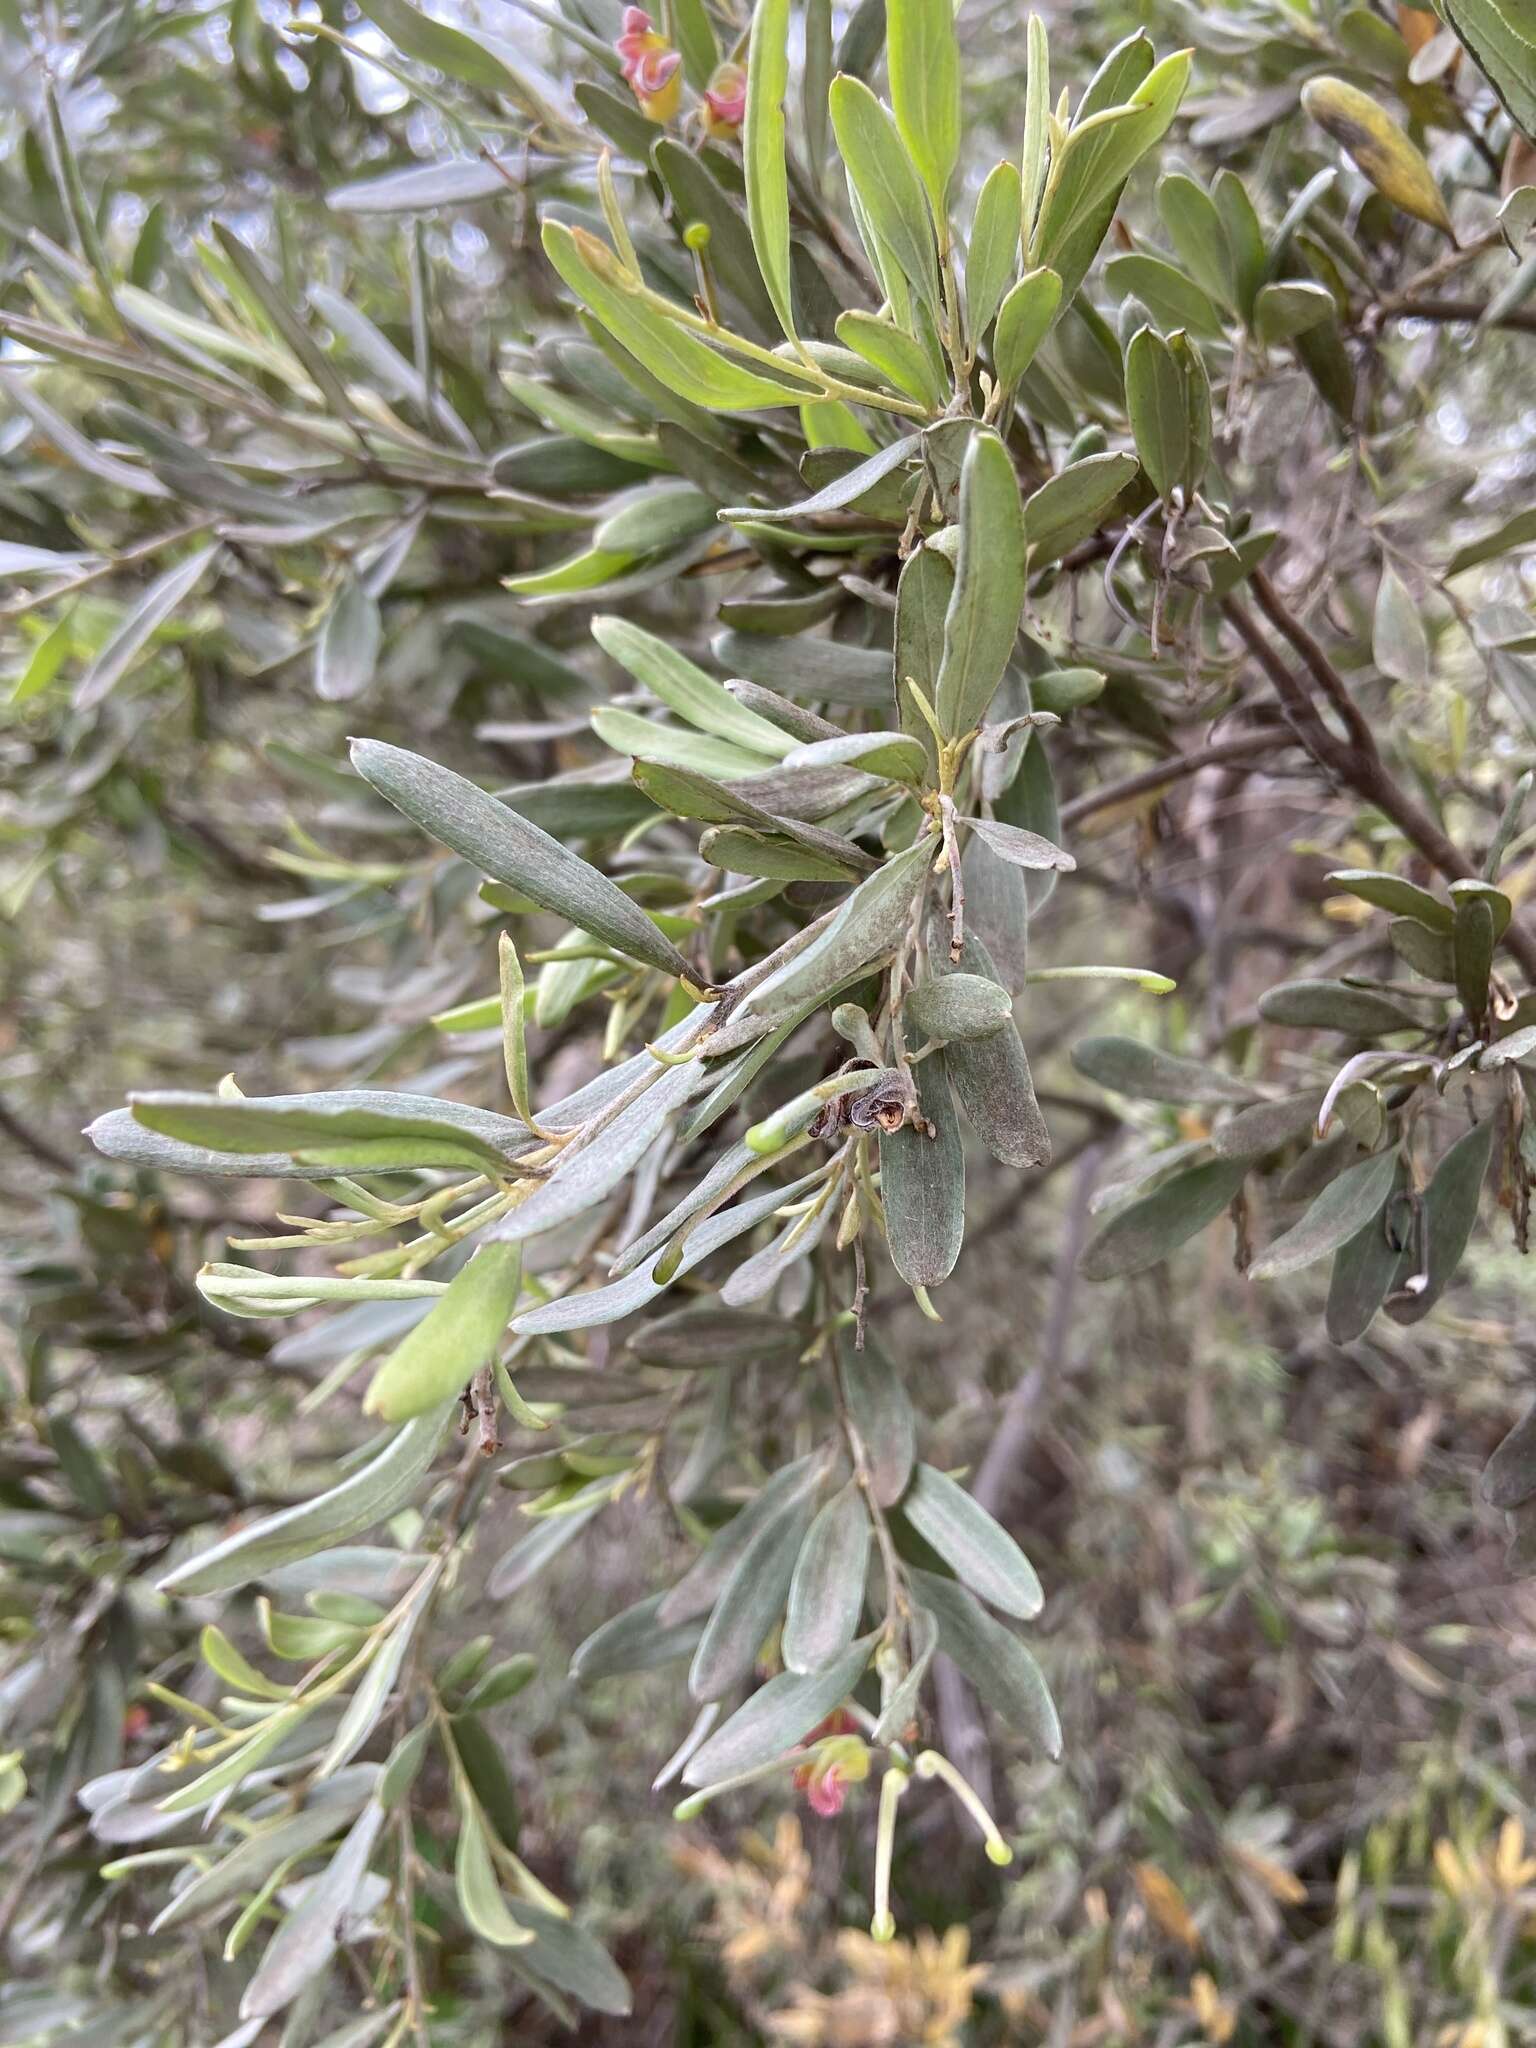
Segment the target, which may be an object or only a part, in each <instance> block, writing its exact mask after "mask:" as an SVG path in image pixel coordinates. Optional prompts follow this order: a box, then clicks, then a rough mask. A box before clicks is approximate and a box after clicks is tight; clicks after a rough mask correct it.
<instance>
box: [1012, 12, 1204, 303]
mask: <svg viewBox="0 0 1536 2048" xmlns="http://www.w3.org/2000/svg"><path fill="white" fill-rule="evenodd" d="M1191 57H1192V52H1190V51H1188V50H1180V51H1178V52H1177V53H1176V54H1175V55H1173V56H1171V57H1165V58H1164V59H1163V61H1162V62H1161V63H1160V64H1158V65H1156V66H1155V67H1154V68H1153V69H1152V70H1151V71H1150V72H1148V74H1147V76H1146V77H1145V78H1144V79H1143V80H1142V81H1141V83H1140V84H1139V85H1138V86H1137V87H1136V88H1135V90H1134V91H1133V92H1132V94H1131V96H1130V99H1129V100H1128V101H1127V102H1126V103H1125V104H1124V105H1123V106H1118V107H1105V108H1103V109H1102V110H1100V111H1097V112H1095V113H1092V114H1090V115H1089V116H1088V117H1087V119H1080V120H1079V121H1078V122H1077V123H1076V125H1075V126H1074V127H1073V128H1072V129H1071V131H1070V132H1069V134H1068V136H1067V140H1066V143H1065V145H1064V146H1063V148H1062V150H1061V152H1060V155H1059V157H1058V159H1057V161H1056V162H1054V163H1053V164H1052V166H1051V172H1050V178H1049V180H1048V182H1047V185H1046V191H1045V198H1044V201H1043V202H1042V205H1041V208H1040V217H1039V220H1038V222H1037V223H1036V227H1035V236H1034V241H1033V243H1032V245H1031V247H1030V252H1029V256H1030V261H1031V262H1032V263H1046V264H1050V265H1051V267H1052V268H1053V269H1054V268H1057V267H1059V265H1058V262H1057V259H1058V257H1060V256H1062V255H1063V254H1064V253H1065V252H1066V251H1067V250H1068V249H1069V248H1071V246H1072V244H1073V242H1074V240H1075V239H1076V238H1077V237H1078V236H1079V231H1080V230H1083V229H1086V228H1089V227H1091V226H1093V225H1095V224H1096V223H1097V221H1098V220H1099V218H1100V217H1103V218H1104V226H1105V228H1106V229H1107V228H1108V225H1109V221H1108V217H1107V215H1106V214H1105V209H1106V208H1107V207H1109V206H1111V205H1112V202H1113V200H1114V197H1115V195H1116V194H1117V193H1118V192H1119V190H1120V188H1121V187H1122V186H1123V185H1124V183H1125V181H1126V179H1127V178H1128V177H1129V176H1130V174H1131V172H1132V171H1133V170H1134V169H1135V167H1136V165H1137V163H1138V162H1139V161H1140V159H1141V158H1142V157H1143V156H1145V155H1146V153H1147V151H1148V150H1149V149H1151V148H1152V147H1153V145H1154V144H1155V143H1157V142H1159V141H1160V140H1161V139H1162V137H1163V136H1164V135H1165V134H1166V133H1167V131H1168V128H1169V126H1170V125H1171V123H1172V121H1173V117H1174V115H1175V114H1176V113H1177V112H1178V110H1179V102H1180V101H1181V100H1182V99H1183V97H1184V89H1185V87H1186V86H1187V85H1188V83H1189V72H1190V63H1191ZM1072 253H1073V255H1074V259H1075V260H1074V262H1073V264H1072V270H1073V271H1074V272H1075V275H1071V276H1069V277H1068V278H1067V279H1066V282H1067V284H1068V285H1069V287H1070V289H1071V290H1073V291H1075V290H1076V288H1077V284H1078V280H1079V279H1080V278H1081V276H1082V275H1083V271H1084V270H1085V269H1086V268H1087V263H1088V261H1091V259H1092V255H1093V251H1092V250H1091V249H1089V250H1087V251H1086V254H1082V253H1079V252H1078V251H1077V250H1075V249H1074V250H1073V251H1072Z"/></svg>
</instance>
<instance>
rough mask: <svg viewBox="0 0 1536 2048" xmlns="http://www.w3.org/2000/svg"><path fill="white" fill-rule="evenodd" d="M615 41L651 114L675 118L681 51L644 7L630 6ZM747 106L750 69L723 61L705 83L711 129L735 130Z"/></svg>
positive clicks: (725, 133) (723, 133)
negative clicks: (675, 47)
mask: <svg viewBox="0 0 1536 2048" xmlns="http://www.w3.org/2000/svg"><path fill="white" fill-rule="evenodd" d="M613 47H614V48H615V50H617V51H618V53H619V58H620V61H621V65H622V69H623V72H624V77H625V78H626V80H627V81H628V83H629V86H630V89H631V91H632V92H633V93H634V95H635V98H636V99H637V100H638V101H639V102H640V111H641V112H642V113H643V114H644V115H645V116H646V118H647V120H651V121H657V122H661V123H663V124H664V123H666V122H668V121H670V120H672V119H673V118H674V117H675V116H676V114H677V111H678V107H679V105H680V104H681V101H682V91H683V80H682V66H683V59H682V53H681V51H679V50H675V49H673V47H672V45H671V44H670V43H669V42H668V41H667V39H666V37H665V36H664V35H662V34H661V33H660V31H659V30H658V29H657V27H656V25H655V23H654V22H653V21H652V20H651V17H650V16H649V15H648V14H647V13H646V11H645V9H644V8H643V7H626V8H625V10H624V30H623V33H622V34H621V35H620V36H619V37H618V39H617V40H616V41H615V43H614V46H613ZM746 110H747V74H746V72H745V71H744V70H743V68H742V67H741V65H740V64H732V63H724V64H717V65H716V66H715V69H714V73H713V75H712V76H711V78H710V81H709V84H708V85H707V86H706V87H705V88H704V104H703V107H702V109H701V113H702V117H703V123H704V132H705V134H706V135H712V136H716V137H718V138H722V139H723V138H727V137H730V136H733V135H735V133H736V131H737V129H738V128H740V126H741V123H742V120H743V118H744V116H745V114H746Z"/></svg>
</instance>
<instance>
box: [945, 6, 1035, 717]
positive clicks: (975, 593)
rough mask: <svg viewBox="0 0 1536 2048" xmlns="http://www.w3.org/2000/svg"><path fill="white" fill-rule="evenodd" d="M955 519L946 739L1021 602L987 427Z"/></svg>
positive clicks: (977, 691) (982, 700)
mask: <svg viewBox="0 0 1536 2048" xmlns="http://www.w3.org/2000/svg"><path fill="white" fill-rule="evenodd" d="M944 4H947V0H944ZM959 523H960V549H959V554H958V556H957V558H956V562H955V587H954V592H953V594H952V596H951V598H950V601H949V611H948V614H947V615H946V618H945V621H944V658H943V661H942V662H941V664H940V667H939V676H938V701H937V703H936V704H935V706H934V709H935V710H936V712H937V713H938V720H939V727H940V730H941V731H942V732H943V733H944V735H945V737H946V738H948V739H957V738H959V736H960V735H961V734H962V733H967V732H970V731H971V730H972V729H973V727H975V726H977V725H979V724H980V723H981V721H982V719H983V718H985V716H986V713H987V706H988V705H989V704H990V703H991V702H992V698H993V695H994V693H995V692H996V689H997V686H998V684H999V683H1000V682H1001V681H1002V679H1003V670H1004V669H1005V668H1006V667H1007V666H1008V657H1009V656H1010V654H1012V652H1013V644H1014V640H1015V637H1016V636H1017V633H1018V629H1019V613H1020V611H1021V609H1022V608H1023V604H1024V535H1025V527H1024V510H1023V507H1022V505H1021V503H1020V501H1019V484H1018V479H1017V477H1016V476H1015V475H1014V473H1013V462H1012V460H1011V458H1010V457H1009V454H1008V451H1007V449H1006V448H1005V447H1004V446H1003V443H1002V441H1001V440H1000V439H999V437H998V436H997V435H996V434H994V433H991V432H981V433H976V434H973V435H972V436H971V441H970V446H969V447H968V448H967V449H966V452H965V462H964V465H963V467H962V469H961V472H960V521H959Z"/></svg>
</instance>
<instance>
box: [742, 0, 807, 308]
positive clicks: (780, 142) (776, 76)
mask: <svg viewBox="0 0 1536 2048" xmlns="http://www.w3.org/2000/svg"><path fill="white" fill-rule="evenodd" d="M788 89H789V0H756V6H755V7H754V9H753V13H752V33H751V42H750V44H749V47H748V52H747V97H746V115H745V119H744V121H743V123H742V131H741V155H742V163H743V166H744V168H745V170H746V179H747V225H748V226H749V227H750V229H751V231H752V246H753V248H754V249H755V250H756V251H757V263H758V268H759V269H760V270H761V271H762V273H763V283H764V284H765V285H766V286H767V287H768V296H769V298H770V299H771V300H772V301H773V310H774V312H775V313H777V315H778V317H779V325H780V326H781V327H782V328H783V329H784V332H785V333H786V334H787V335H788V336H789V338H790V340H791V341H793V340H794V338H795V315H794V308H793V306H792V304H791V301H790V286H789V180H788V173H787V170H786V167H785V154H784V152H785V139H784V95H785V93H786V92H787V91H788Z"/></svg>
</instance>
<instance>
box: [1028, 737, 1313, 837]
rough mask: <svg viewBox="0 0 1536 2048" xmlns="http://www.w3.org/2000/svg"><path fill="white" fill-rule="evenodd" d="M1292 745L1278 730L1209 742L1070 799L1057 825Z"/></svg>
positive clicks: (1063, 806) (1076, 820) (1294, 740)
mask: <svg viewBox="0 0 1536 2048" xmlns="http://www.w3.org/2000/svg"><path fill="white" fill-rule="evenodd" d="M1296 744H1297V742H1296V738H1295V735H1294V734H1292V733H1289V732H1285V731H1282V730H1276V731H1274V732H1250V733H1243V734H1240V735H1238V736H1236V737H1234V738H1232V739H1229V740H1212V741H1211V743H1210V744H1209V745H1208V746H1204V747H1194V748H1191V750H1190V751H1189V752H1188V753H1187V754H1173V755H1170V756H1169V758H1168V759H1167V760H1166V761H1158V762H1156V763H1155V764H1154V765H1153V766H1152V767H1151V768H1142V769H1139V770H1138V771H1137V773H1136V774H1134V775H1127V776H1125V777H1124V778H1123V779H1122V780H1121V781H1119V782H1107V783H1105V784H1104V786H1103V788H1102V789H1090V790H1088V791H1087V792H1086V793H1085V794H1084V795H1082V796H1075V797H1073V798H1072V799H1071V801H1070V802H1068V803H1064V804H1063V805H1062V807H1061V822H1062V824H1063V825H1075V824H1076V823H1077V822H1078V820H1079V819H1080V818H1091V817H1093V816H1094V815H1095V813H1096V812H1099V811H1112V810H1113V809H1114V808H1115V806H1116V805H1117V804H1123V803H1129V802H1130V801H1131V799H1132V798H1133V797H1138V796H1146V795H1148V794H1150V792H1152V791H1153V790H1158V789H1166V788H1167V787H1168V785H1169V784H1170V783H1174V782H1181V781H1182V780H1183V779H1184V777H1185V776H1186V775H1198V774H1199V773H1200V770H1201V769H1202V768H1219V767H1221V766H1223V765H1225V764H1227V763H1230V762H1234V761H1252V760H1256V759H1258V758H1259V757H1260V756H1261V755H1264V754H1273V753H1275V752H1277V751H1278V750H1279V749H1280V748H1282V747H1292V746H1295V745H1296Z"/></svg>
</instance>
